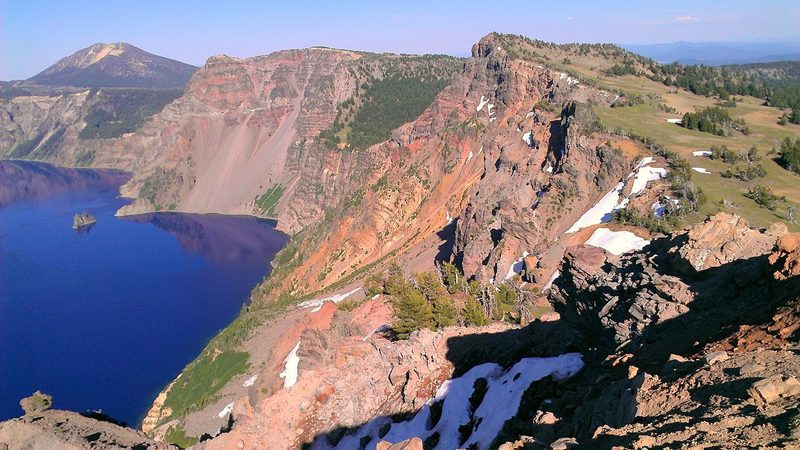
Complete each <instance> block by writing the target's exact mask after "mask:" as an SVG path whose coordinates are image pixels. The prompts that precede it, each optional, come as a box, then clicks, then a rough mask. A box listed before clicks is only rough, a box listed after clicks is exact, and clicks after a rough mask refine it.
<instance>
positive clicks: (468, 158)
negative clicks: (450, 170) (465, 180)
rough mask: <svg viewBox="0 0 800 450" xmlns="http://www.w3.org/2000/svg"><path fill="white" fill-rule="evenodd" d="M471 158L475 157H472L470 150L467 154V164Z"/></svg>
mask: <svg viewBox="0 0 800 450" xmlns="http://www.w3.org/2000/svg"><path fill="white" fill-rule="evenodd" d="M473 156H475V155H473V154H472V150H470V151H469V153H468V154H467V162H469V160H470V159H472V157H473Z"/></svg>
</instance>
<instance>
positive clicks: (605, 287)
mask: <svg viewBox="0 0 800 450" xmlns="http://www.w3.org/2000/svg"><path fill="white" fill-rule="evenodd" d="M786 233H787V230H786V227H785V225H782V224H780V225H774V226H772V227H770V228H769V229H768V230H765V231H763V230H755V229H751V228H749V227H748V226H747V223H746V222H745V221H744V220H743V219H741V218H739V217H737V216H731V215H728V214H718V215H716V216H714V217H712V218H710V219H708V220H707V221H706V222H704V223H702V224H698V225H694V226H691V227H689V228H688V229H686V230H684V231H682V232H680V233H676V234H674V235H671V236H667V237H663V238H659V239H654V240H653V241H652V244H651V245H650V246H649V247H648V248H646V249H645V251H643V252H638V253H633V254H629V255H623V256H622V257H615V256H614V255H611V254H610V253H607V252H606V251H605V250H603V249H600V248H596V247H584V246H582V247H577V248H571V249H569V250H567V253H566V256H565V258H564V260H563V262H562V264H561V267H560V268H559V270H560V271H561V274H562V275H561V276H560V277H559V278H558V280H556V282H555V283H554V287H553V289H552V291H551V300H552V301H554V302H555V304H556V309H557V310H558V311H559V312H560V313H561V316H562V317H563V318H565V319H567V320H570V321H571V322H573V323H576V324H579V325H580V326H581V327H582V328H583V329H585V330H587V333H588V336H592V337H594V338H599V339H600V340H601V341H602V342H603V343H604V344H605V345H606V346H607V348H606V350H607V351H614V350H619V349H622V348H625V351H632V350H633V349H635V348H637V347H638V346H639V345H640V344H641V343H642V341H643V340H648V339H649V340H652V339H656V338H653V337H648V335H649V334H650V333H652V332H654V330H658V329H660V328H661V329H663V328H669V327H668V326H667V323H668V322H670V321H674V319H676V318H678V317H681V316H684V315H686V314H687V313H688V312H690V311H691V310H692V308H693V307H695V305H697V307H698V308H702V309H708V308H710V307H711V306H712V305H713V306H719V307H720V308H723V309H724V310H725V311H726V312H727V313H731V314H737V315H741V319H745V318H746V315H747V314H748V312H747V308H746V305H747V304H749V303H748V302H752V303H753V304H755V305H758V304H759V303H761V302H760V301H759V299H760V298H761V297H763V296H766V295H767V293H768V292H769V289H770V288H772V289H776V290H777V289H779V288H780V287H779V286H775V285H774V283H770V282H769V281H766V280H765V279H764V278H765V277H764V273H765V271H768V270H770V269H769V262H768V261H767V256H768V255H769V253H770V252H771V250H772V249H773V247H774V246H775V245H776V243H777V241H778V239H779V238H780V237H781V236H782V235H784V234H786ZM723 267H724V270H723ZM714 269H716V270H714ZM701 270H702V271H703V272H702V273H699V272H700V271H701ZM687 273H690V274H688V275H687ZM770 278H771V277H770ZM779 298H783V295H781V296H779ZM726 302H733V303H735V305H736V306H735V307H730V306H724V305H725V304H726ZM699 305H702V306H699ZM758 309H759V310H763V309H764V308H763V306H759V308H758ZM723 316H724V314H718V315H716V317H715V318H713V319H712V320H714V321H717V320H719V319H721V317H723ZM727 319H729V320H731V318H730V317H728V318H727ZM661 325H664V326H661ZM664 339H667V338H666V337H665V338H664Z"/></svg>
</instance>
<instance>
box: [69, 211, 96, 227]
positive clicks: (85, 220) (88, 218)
mask: <svg viewBox="0 0 800 450" xmlns="http://www.w3.org/2000/svg"><path fill="white" fill-rule="evenodd" d="M95 222H97V219H96V218H95V217H94V216H93V215H91V214H89V213H87V212H86V211H84V212H82V213H80V214H75V217H73V219H72V229H73V230H79V229H81V228H84V227H88V226H89V225H94V223H95Z"/></svg>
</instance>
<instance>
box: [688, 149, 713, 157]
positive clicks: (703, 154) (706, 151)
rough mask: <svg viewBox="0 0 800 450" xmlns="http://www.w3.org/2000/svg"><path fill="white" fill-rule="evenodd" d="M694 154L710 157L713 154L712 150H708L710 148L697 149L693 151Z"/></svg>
mask: <svg viewBox="0 0 800 450" xmlns="http://www.w3.org/2000/svg"><path fill="white" fill-rule="evenodd" d="M692 156H705V157H709V156H711V152H710V151H708V150H698V151H696V152H692Z"/></svg>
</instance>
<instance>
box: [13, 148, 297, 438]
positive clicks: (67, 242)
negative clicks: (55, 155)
mask: <svg viewBox="0 0 800 450" xmlns="http://www.w3.org/2000/svg"><path fill="white" fill-rule="evenodd" d="M124 181H125V176H124V175H122V174H119V173H114V172H98V171H76V170H70V169H57V168H54V167H53V166H47V165H43V164H34V163H21V162H8V161H0V420H5V419H8V418H10V417H15V416H18V415H20V414H21V412H22V411H21V409H20V407H19V400H20V399H21V398H22V397H25V396H28V395H30V394H31V393H32V392H33V391H35V390H41V391H43V392H47V393H49V394H51V395H53V400H54V406H55V407H56V408H59V409H71V410H76V411H84V410H97V409H101V410H102V411H103V412H104V413H105V414H108V415H110V416H112V417H114V418H116V419H118V420H122V421H125V422H127V423H128V424H130V425H135V424H138V422H139V421H140V420H141V419H142V417H143V416H144V414H145V413H146V410H147V408H148V407H149V405H150V403H151V402H152V400H153V399H154V398H155V396H156V395H157V394H158V392H159V391H160V390H161V389H162V388H163V387H164V386H165V385H166V384H167V383H169V382H170V381H171V380H172V379H173V378H174V377H175V376H176V375H177V374H178V373H179V372H180V370H181V369H182V368H183V367H184V366H185V365H186V364H187V363H188V362H190V361H191V360H192V359H193V358H194V357H195V356H197V354H199V352H200V351H201V350H202V348H203V347H204V345H205V344H206V343H207V342H208V340H209V339H210V338H211V337H212V336H213V335H214V334H216V332H217V331H218V330H219V329H221V328H223V327H224V326H226V325H227V324H228V323H230V322H231V321H232V320H233V318H234V317H235V316H236V314H237V313H238V311H239V310H240V309H241V307H242V305H243V303H245V302H246V301H247V299H248V297H249V293H250V290H251V289H252V288H253V287H254V286H255V285H256V284H257V283H258V282H259V281H260V280H261V279H262V278H263V277H264V276H265V275H267V274H268V272H269V261H270V260H271V259H272V258H273V256H274V255H275V253H277V251H278V250H280V249H281V248H282V247H283V245H284V244H285V243H286V239H287V238H286V236H285V235H284V234H282V233H280V232H278V231H276V230H275V229H274V223H272V222H269V221H264V220H259V219H255V218H250V217H232V216H221V215H195V214H176V213H158V214H148V215H141V216H133V217H129V218H117V217H114V213H115V211H116V210H117V209H119V208H120V207H121V206H123V205H124V204H125V203H126V200H124V199H120V198H118V195H117V192H118V186H119V185H120V183H122V182H124ZM84 210H85V211H88V212H89V213H91V214H92V215H94V216H96V217H97V223H96V224H95V225H94V226H92V227H91V228H90V229H88V230H86V231H83V232H76V231H75V230H73V229H72V228H71V226H72V216H73V214H75V213H76V212H80V211H84Z"/></svg>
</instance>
